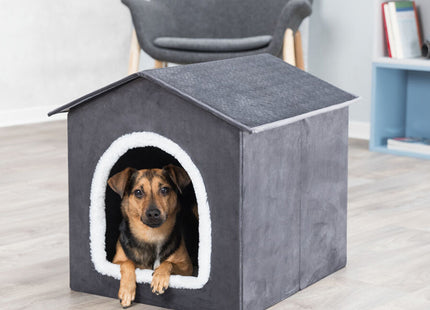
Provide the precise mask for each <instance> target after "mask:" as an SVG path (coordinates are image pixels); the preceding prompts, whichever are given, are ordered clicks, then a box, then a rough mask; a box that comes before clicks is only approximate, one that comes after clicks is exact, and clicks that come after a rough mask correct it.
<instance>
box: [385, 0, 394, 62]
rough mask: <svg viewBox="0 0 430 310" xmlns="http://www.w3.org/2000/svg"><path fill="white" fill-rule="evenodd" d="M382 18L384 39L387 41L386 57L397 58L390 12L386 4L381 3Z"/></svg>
mask: <svg viewBox="0 0 430 310" xmlns="http://www.w3.org/2000/svg"><path fill="white" fill-rule="evenodd" d="M382 18H383V21H384V30H385V38H386V41H387V50H388V56H389V57H392V58H397V53H396V50H395V45H394V34H393V26H392V24H391V17H390V12H389V9H388V2H384V3H382Z"/></svg>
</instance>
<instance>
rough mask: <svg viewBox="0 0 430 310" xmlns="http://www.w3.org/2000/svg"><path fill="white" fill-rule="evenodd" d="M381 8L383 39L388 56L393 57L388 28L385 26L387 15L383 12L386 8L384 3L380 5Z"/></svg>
mask: <svg viewBox="0 0 430 310" xmlns="http://www.w3.org/2000/svg"><path fill="white" fill-rule="evenodd" d="M381 7H382V19H383V21H384V31H385V39H386V41H387V50H388V56H389V57H393V56H392V55H391V48H390V37H389V36H388V26H387V17H386V15H387V14H386V12H385V11H386V7H387V3H386V2H384V3H382V5H381Z"/></svg>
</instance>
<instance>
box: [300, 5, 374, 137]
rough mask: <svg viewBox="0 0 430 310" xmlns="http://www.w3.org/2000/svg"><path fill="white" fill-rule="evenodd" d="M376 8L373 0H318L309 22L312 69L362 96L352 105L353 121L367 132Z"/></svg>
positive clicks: (357, 127)
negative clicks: (358, 101)
mask: <svg viewBox="0 0 430 310" xmlns="http://www.w3.org/2000/svg"><path fill="white" fill-rule="evenodd" d="M374 12H375V8H374V6H373V0H361V1H345V0H314V4H313V12H312V16H311V18H310V26H309V52H308V53H309V57H308V71H309V72H310V73H312V74H314V75H316V76H318V77H320V78H322V79H324V80H326V81H328V82H330V83H332V84H334V85H336V86H338V87H340V88H342V89H344V90H346V91H348V92H351V93H353V94H355V95H358V96H360V97H362V100H361V102H360V103H358V104H355V105H352V106H351V108H350V121H351V124H352V125H353V126H355V128H352V130H353V131H354V130H357V129H359V130H360V131H363V130H364V131H365V132H363V133H361V134H363V135H364V136H365V135H368V130H369V126H368V123H369V121H370V99H371V98H370V97H371V85H372V84H371V75H372V64H371V62H372V56H373V32H374ZM351 133H352V135H353V136H358V135H360V133H354V132H351Z"/></svg>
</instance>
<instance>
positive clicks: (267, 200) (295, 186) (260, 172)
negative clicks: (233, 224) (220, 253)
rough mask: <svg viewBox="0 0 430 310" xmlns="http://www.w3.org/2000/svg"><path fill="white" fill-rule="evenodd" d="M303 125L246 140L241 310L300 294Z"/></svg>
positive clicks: (300, 123)
mask: <svg viewBox="0 0 430 310" xmlns="http://www.w3.org/2000/svg"><path fill="white" fill-rule="evenodd" d="M303 134H304V132H303V123H302V122H297V123H294V124H291V125H289V126H284V127H282V128H276V129H274V130H270V131H265V132H263V133H258V134H253V135H249V134H246V133H244V134H243V136H244V139H243V141H244V142H243V207H242V263H243V267H242V268H243V271H242V272H243V276H242V278H243V309H246V310H252V309H266V308H268V307H269V306H271V305H273V304H275V303H277V302H280V301H281V300H283V299H285V298H286V297H288V296H290V295H292V294H294V293H295V292H297V291H298V290H299V253H300V252H299V251H300V199H301V188H300V182H301V163H300V161H301V155H302V154H301V144H302V141H301V140H302V135H303Z"/></svg>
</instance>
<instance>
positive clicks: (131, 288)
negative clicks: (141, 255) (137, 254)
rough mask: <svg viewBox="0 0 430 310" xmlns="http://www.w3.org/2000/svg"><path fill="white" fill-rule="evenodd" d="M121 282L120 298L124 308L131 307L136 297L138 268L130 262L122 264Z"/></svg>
mask: <svg viewBox="0 0 430 310" xmlns="http://www.w3.org/2000/svg"><path fill="white" fill-rule="evenodd" d="M120 268H121V281H120V283H119V291H118V298H119V301H120V302H121V306H122V307H123V308H127V307H130V306H131V302H132V301H133V300H134V298H135V297H136V272H135V270H136V266H135V265H134V263H133V262H132V261H130V260H127V261H125V262H122V263H121V264H120Z"/></svg>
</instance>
